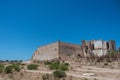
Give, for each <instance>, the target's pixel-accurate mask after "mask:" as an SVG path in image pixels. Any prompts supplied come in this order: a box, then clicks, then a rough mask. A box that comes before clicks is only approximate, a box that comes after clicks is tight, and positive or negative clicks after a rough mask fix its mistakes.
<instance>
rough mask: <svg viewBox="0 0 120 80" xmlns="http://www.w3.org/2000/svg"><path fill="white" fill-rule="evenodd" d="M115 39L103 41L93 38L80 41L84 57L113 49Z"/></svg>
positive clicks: (100, 54) (105, 52)
mask: <svg viewBox="0 0 120 80" xmlns="http://www.w3.org/2000/svg"><path fill="white" fill-rule="evenodd" d="M115 49H116V47H115V41H113V40H111V41H108V42H107V41H103V40H93V41H88V42H87V41H82V50H83V53H84V57H89V56H90V55H95V56H98V57H99V56H103V55H106V54H107V53H108V51H111V50H115Z"/></svg>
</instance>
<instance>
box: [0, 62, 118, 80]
mask: <svg viewBox="0 0 120 80" xmlns="http://www.w3.org/2000/svg"><path fill="white" fill-rule="evenodd" d="M111 64H113V63H111ZM111 64H110V65H109V64H108V65H107V66H106V65H105V66H103V65H102V66H101V64H100V66H99V65H94V66H93V65H91V66H90V65H83V64H78V63H75V62H73V63H70V70H69V71H67V72H66V74H67V78H65V79H64V80H120V69H118V67H120V66H119V65H115V63H114V65H113V66H116V67H117V68H116V67H112V68H111ZM52 73H53V71H51V70H49V69H48V68H47V67H45V66H41V67H39V70H26V69H24V70H23V71H22V72H20V73H13V74H10V75H7V76H5V75H0V80H42V75H43V74H52Z"/></svg>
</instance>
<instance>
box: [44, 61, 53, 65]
mask: <svg viewBox="0 0 120 80" xmlns="http://www.w3.org/2000/svg"><path fill="white" fill-rule="evenodd" d="M44 64H45V65H51V64H52V62H49V61H45V62H44Z"/></svg>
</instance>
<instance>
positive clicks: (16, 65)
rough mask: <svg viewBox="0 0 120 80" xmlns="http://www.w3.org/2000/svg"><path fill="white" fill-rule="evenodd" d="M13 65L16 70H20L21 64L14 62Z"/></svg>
mask: <svg viewBox="0 0 120 80" xmlns="http://www.w3.org/2000/svg"><path fill="white" fill-rule="evenodd" d="M12 67H13V69H14V70H15V71H17V72H19V71H20V64H19V63H18V64H17V63H16V64H12Z"/></svg>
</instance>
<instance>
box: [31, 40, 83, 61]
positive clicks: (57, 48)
mask: <svg viewBox="0 0 120 80" xmlns="http://www.w3.org/2000/svg"><path fill="white" fill-rule="evenodd" d="M81 53H82V50H81V46H80V45H76V44H70V43H65V42H60V41H58V42H56V43H52V44H49V45H46V46H42V47H39V48H38V50H36V51H35V53H34V54H33V56H32V60H40V61H43V60H52V59H58V58H59V59H62V60H67V59H68V58H70V57H74V56H76V55H79V54H81Z"/></svg>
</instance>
